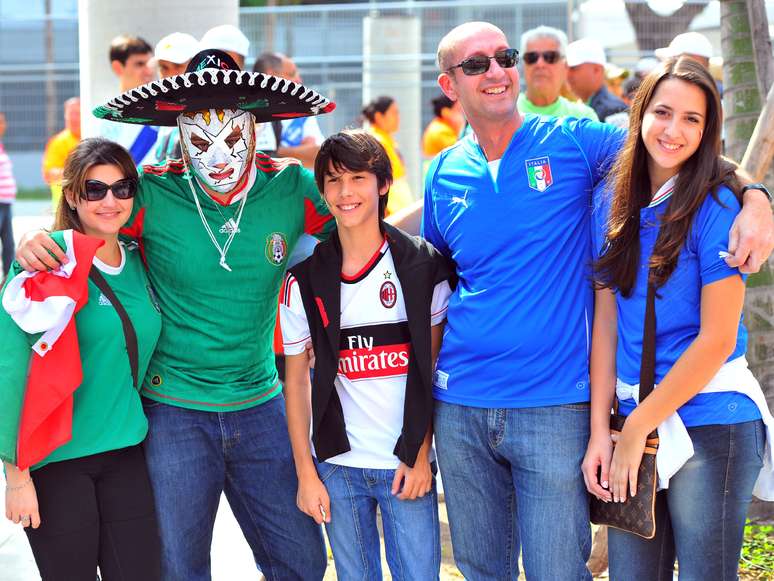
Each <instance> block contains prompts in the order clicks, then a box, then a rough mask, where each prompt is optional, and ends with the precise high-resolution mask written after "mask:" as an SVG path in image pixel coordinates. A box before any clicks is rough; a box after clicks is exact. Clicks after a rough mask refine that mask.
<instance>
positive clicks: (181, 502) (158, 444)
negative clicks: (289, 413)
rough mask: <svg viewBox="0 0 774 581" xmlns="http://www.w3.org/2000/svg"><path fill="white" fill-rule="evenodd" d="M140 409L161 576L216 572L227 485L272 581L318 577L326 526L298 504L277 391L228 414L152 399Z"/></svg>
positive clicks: (188, 579)
mask: <svg viewBox="0 0 774 581" xmlns="http://www.w3.org/2000/svg"><path fill="white" fill-rule="evenodd" d="M143 407H144V408H145V413H146V415H147V416H148V424H149V430H148V437H147V439H146V440H145V454H146V460H147V463H148V469H149V472H150V477H151V484H152V485H153V492H154V496H155V501H156V513H157V515H158V521H159V529H160V533H161V549H162V551H161V552H162V578H163V579H164V580H165V581H200V580H208V579H210V547H211V544H212V528H213V524H214V522H215V513H216V512H217V509H218V502H219V500H220V494H221V492H225V494H226V498H227V499H228V503H229V505H230V506H231V509H232V511H233V512H234V516H235V517H236V520H237V522H238V523H239V526H240V528H241V529H242V533H243V534H244V535H245V538H246V539H247V542H248V543H249V545H250V548H251V549H252V551H253V556H254V557H255V562H256V563H257V565H258V567H259V568H260V570H261V571H262V572H263V574H264V575H265V577H266V578H267V579H268V580H269V581H290V580H296V579H299V580H319V579H322V577H323V575H324V573H325V567H326V564H327V563H326V561H327V559H326V556H325V546H324V543H323V537H322V529H321V528H320V527H319V526H318V525H316V524H315V523H314V521H313V520H312V519H311V518H309V517H308V516H306V515H304V514H303V513H302V512H300V511H299V510H298V509H297V508H296V489H297V487H298V482H297V480H296V473H295V468H294V464H293V455H292V453H291V449H290V440H289V438H288V428H287V422H286V419H285V400H284V398H283V397H282V396H281V395H279V396H277V397H275V398H273V399H271V400H270V401H268V402H266V403H263V404H260V405H257V406H255V407H252V408H250V409H246V410H242V411H232V412H209V411H198V410H190V409H185V408H180V407H176V406H170V405H166V404H163V403H158V402H156V401H151V400H148V399H145V400H143Z"/></svg>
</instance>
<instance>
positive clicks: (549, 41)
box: [518, 26, 597, 121]
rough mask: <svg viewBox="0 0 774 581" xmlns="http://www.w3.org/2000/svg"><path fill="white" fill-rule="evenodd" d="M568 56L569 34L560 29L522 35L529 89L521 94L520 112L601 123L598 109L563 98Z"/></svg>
mask: <svg viewBox="0 0 774 581" xmlns="http://www.w3.org/2000/svg"><path fill="white" fill-rule="evenodd" d="M566 55H567V35H566V34H565V33H564V32H562V31H561V30H559V29H558V28H551V27H550V26H538V27H537V28H533V29H532V30H528V31H527V32H525V33H524V34H522V35H521V60H522V61H523V62H524V81H525V82H526V84H527V90H526V92H525V93H522V94H520V95H519V100H518V107H519V111H521V112H522V113H536V114H538V115H551V116H552V117H578V118H583V117H586V118H588V119H592V120H594V121H597V114H596V113H595V112H594V109H592V108H591V107H588V106H587V105H584V104H583V103H581V102H579V101H570V100H569V99H567V98H565V97H563V96H562V87H564V82H565V80H566V79H567V60H566Z"/></svg>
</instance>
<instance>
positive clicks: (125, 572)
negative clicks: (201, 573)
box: [0, 139, 161, 581]
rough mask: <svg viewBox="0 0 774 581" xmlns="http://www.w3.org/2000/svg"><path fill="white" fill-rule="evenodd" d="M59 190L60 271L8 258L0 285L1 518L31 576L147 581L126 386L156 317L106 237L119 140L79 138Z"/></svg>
mask: <svg viewBox="0 0 774 581" xmlns="http://www.w3.org/2000/svg"><path fill="white" fill-rule="evenodd" d="M62 187H63V193H64V195H63V196H62V198H61V200H60V203H59V207H58V208H57V213H56V220H55V224H54V229H55V230H56V232H54V234H53V237H54V239H55V240H56V241H57V242H58V243H59V245H60V246H61V247H62V248H63V249H64V250H65V251H66V252H67V254H68V258H69V263H68V264H66V265H63V266H62V267H61V268H59V269H57V270H56V271H54V272H51V273H46V272H42V273H34V274H28V273H25V272H24V271H23V270H22V269H21V268H20V267H19V265H18V264H16V263H14V265H13V269H12V271H11V273H10V274H9V278H8V281H7V282H6V284H5V286H4V288H3V297H2V303H3V309H0V342H2V344H3V349H2V351H1V352H0V377H3V378H4V380H3V383H2V386H0V409H2V410H3V412H2V416H0V426H2V428H0V456H2V458H3V460H4V461H5V470H6V476H7V489H6V516H7V517H8V518H9V519H11V520H12V521H13V522H16V523H21V524H22V526H23V527H25V531H26V533H27V536H28V538H29V541H30V545H31V547H32V552H33V554H34V555H35V560H36V562H37V564H38V568H39V569H40V573H41V576H42V577H43V579H44V580H51V579H62V580H65V579H67V580H93V579H94V578H95V576H96V571H97V567H99V569H100V571H101V573H102V578H103V579H104V580H106V581H111V580H136V579H143V580H153V579H159V578H160V553H159V541H158V531H157V524H156V515H155V512H154V508H153V495H152V491H151V487H150V482H149V479H148V473H147V469H146V466H145V460H144V456H143V452H142V448H141V447H140V444H141V442H142V441H143V440H144V438H145V435H146V433H147V429H148V424H147V421H146V419H145V416H144V414H143V410H142V404H141V403H140V397H139V393H138V391H137V387H138V385H137V378H142V377H143V376H144V374H145V370H146V368H147V365H148V361H149V359H150V356H151V353H152V352H153V349H154V348H155V345H156V341H157V339H158V337H159V334H160V332H161V316H160V313H159V311H158V307H157V306H156V303H155V299H154V297H153V294H152V292H151V290H150V286H149V284H148V281H147V278H146V275H145V269H144V266H143V263H142V260H141V256H140V252H138V251H136V250H135V249H132V248H130V247H128V246H125V245H124V244H122V243H121V242H119V240H118V232H119V229H120V228H121V226H122V225H123V224H124V223H125V222H126V221H127V219H128V218H129V216H130V214H131V211H132V204H133V197H134V195H135V192H136V190H137V170H136V168H135V166H134V163H133V162H132V159H131V157H130V156H129V154H128V153H127V151H126V150H125V149H123V148H122V147H121V146H119V145H117V144H115V143H113V142H110V141H107V140H105V139H87V140H84V141H82V142H81V143H80V144H79V145H78V147H77V148H76V149H75V150H74V151H73V152H72V153H71V154H70V156H69V157H68V159H67V162H66V165H65V168H64V180H63V183H62ZM83 235H85V236H83ZM100 275H101V276H100ZM87 277H88V278H87ZM52 402H53V403H52Z"/></svg>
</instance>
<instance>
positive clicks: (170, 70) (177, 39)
mask: <svg viewBox="0 0 774 581" xmlns="http://www.w3.org/2000/svg"><path fill="white" fill-rule="evenodd" d="M197 52H199V41H198V40H196V38H194V37H193V36H191V35H190V34H186V33H185V32H173V33H172V34H168V35H166V36H165V37H164V38H162V39H161V40H160V41H159V42H158V43H157V44H156V49H155V50H154V52H153V60H154V61H155V62H156V66H157V67H158V71H159V78H160V79H163V78H164V77H171V76H173V75H182V74H183V73H184V72H185V69H186V67H187V66H188V61H190V60H191V58H192V57H193V55H195V54H196V53H197Z"/></svg>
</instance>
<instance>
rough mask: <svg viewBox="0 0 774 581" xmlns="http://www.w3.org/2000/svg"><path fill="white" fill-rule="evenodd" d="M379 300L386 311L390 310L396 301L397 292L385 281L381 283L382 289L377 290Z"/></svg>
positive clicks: (391, 284)
mask: <svg viewBox="0 0 774 581" xmlns="http://www.w3.org/2000/svg"><path fill="white" fill-rule="evenodd" d="M379 300H380V301H382V304H383V305H384V308H386V309H391V308H392V307H394V306H395V303H396V302H397V300H398V290H397V289H396V288H395V285H394V284H393V283H392V282H391V281H389V280H386V281H384V282H383V283H382V288H380V289H379Z"/></svg>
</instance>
